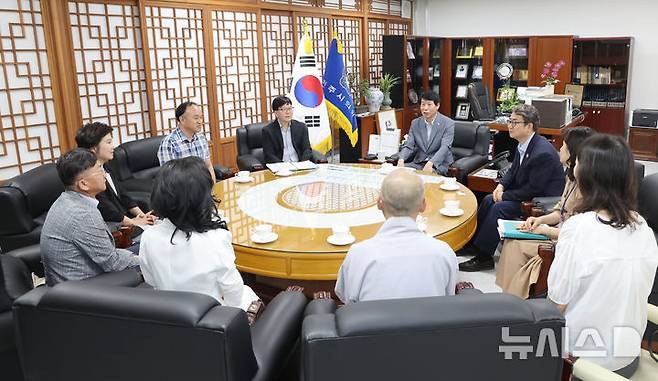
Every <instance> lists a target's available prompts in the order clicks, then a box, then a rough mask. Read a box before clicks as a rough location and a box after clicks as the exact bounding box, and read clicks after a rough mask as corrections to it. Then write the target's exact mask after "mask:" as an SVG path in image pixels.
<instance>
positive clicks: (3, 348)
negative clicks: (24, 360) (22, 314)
mask: <svg viewBox="0 0 658 381" xmlns="http://www.w3.org/2000/svg"><path fill="white" fill-rule="evenodd" d="M33 287H34V284H33V283H32V275H31V274H30V271H29V269H28V268H27V266H26V265H25V264H24V263H23V261H21V260H20V259H18V258H15V257H13V256H11V255H8V254H2V255H0V378H1V379H2V380H5V381H21V380H23V372H22V371H21V367H20V363H19V359H18V352H17V350H16V340H15V338H14V318H13V315H12V310H11V307H12V304H13V303H14V300H16V299H17V298H18V297H20V296H21V295H23V294H25V293H26V292H28V291H30V290H31V289H32V288H33Z"/></svg>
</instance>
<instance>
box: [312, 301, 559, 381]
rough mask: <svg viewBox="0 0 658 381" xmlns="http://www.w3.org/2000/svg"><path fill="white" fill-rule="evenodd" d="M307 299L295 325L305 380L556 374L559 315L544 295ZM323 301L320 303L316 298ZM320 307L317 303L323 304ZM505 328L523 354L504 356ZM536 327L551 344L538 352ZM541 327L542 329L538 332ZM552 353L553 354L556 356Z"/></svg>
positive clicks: (517, 377)
mask: <svg viewBox="0 0 658 381" xmlns="http://www.w3.org/2000/svg"><path fill="white" fill-rule="evenodd" d="M316 302H317V301H312V302H311V303H309V306H308V308H307V315H306V317H305V318H304V323H303V325H302V364H303V365H302V372H303V379H304V380H305V381H311V380H313V381H323V380H332V381H333V380H378V381H386V380H396V381H397V380H424V379H432V378H435V379H442V380H484V379H486V380H524V379H533V380H537V381H542V380H551V381H557V380H559V379H560V376H561V371H562V358H561V357H560V354H561V350H562V348H561V345H560V344H559V343H561V329H562V328H563V327H564V324H565V321H564V317H563V316H562V314H560V312H559V311H558V310H557V309H556V308H555V306H554V305H552V304H551V303H550V302H549V301H546V300H540V299H538V300H527V301H524V300H521V299H519V298H517V297H515V296H512V295H507V294H471V295H458V296H443V297H433V298H414V299H395V300H380V301H371V302H360V303H356V304H350V305H346V306H343V307H341V308H339V309H338V310H336V311H335V312H333V311H331V310H327V309H326V308H315V306H314V305H315V304H316ZM320 302H322V303H323V304H326V302H325V301H320ZM322 307H324V306H322ZM504 327H509V334H510V335H512V336H521V335H527V336H529V337H530V343H529V344H518V342H517V343H512V342H511V341H509V340H508V341H507V343H508V344H507V345H508V347H507V349H509V350H512V349H513V348H512V346H517V348H518V346H523V345H528V346H529V348H528V349H531V351H529V353H528V357H527V359H523V360H522V359H519V353H518V351H517V352H515V353H514V354H513V358H512V359H509V360H506V359H505V353H503V352H504V351H503V350H502V348H504V347H505V342H504V340H503V337H504V333H503V332H504V331H503V328H504ZM542 329H548V330H550V331H552V334H553V335H554V338H555V339H556V342H555V343H556V344H555V345H554V349H555V352H554V353H553V355H551V351H550V350H549V346H548V345H545V346H544V347H543V349H544V351H543V355H542V356H538V355H537V349H538V348H537V342H538V339H539V336H540V331H541V330H542ZM545 333H546V331H544V332H543V334H545ZM558 352H559V353H560V354H558Z"/></svg>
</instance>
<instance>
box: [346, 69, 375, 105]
mask: <svg viewBox="0 0 658 381" xmlns="http://www.w3.org/2000/svg"><path fill="white" fill-rule="evenodd" d="M347 82H348V83H349V85H350V90H352V94H354V104H355V106H359V105H361V100H362V99H367V98H368V97H369V96H370V82H368V80H367V79H359V76H358V75H356V74H354V73H349V74H347Z"/></svg>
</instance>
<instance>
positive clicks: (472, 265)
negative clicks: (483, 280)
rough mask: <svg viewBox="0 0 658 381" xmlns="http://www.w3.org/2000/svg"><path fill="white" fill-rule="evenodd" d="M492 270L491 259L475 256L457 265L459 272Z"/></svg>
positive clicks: (492, 263) (492, 261)
mask: <svg viewBox="0 0 658 381" xmlns="http://www.w3.org/2000/svg"><path fill="white" fill-rule="evenodd" d="M493 268H494V260H493V257H489V256H477V257H473V258H472V259H470V260H468V261H466V262H462V263H460V264H459V271H466V272H474V271H482V270H492V269H493Z"/></svg>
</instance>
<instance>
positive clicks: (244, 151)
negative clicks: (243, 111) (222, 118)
mask: <svg viewBox="0 0 658 381" xmlns="http://www.w3.org/2000/svg"><path fill="white" fill-rule="evenodd" d="M268 123H269V122H268ZM268 123H252V124H247V125H246V126H244V127H238V129H237V130H236V140H237V145H238V159H237V162H238V168H239V169H240V170H241V171H260V170H262V169H265V154H264V153H263V127H265V126H267V125H268ZM311 161H312V162H314V163H326V162H327V158H326V157H325V156H324V155H323V154H321V153H320V152H318V151H315V150H313V152H312V156H311Z"/></svg>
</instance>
